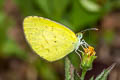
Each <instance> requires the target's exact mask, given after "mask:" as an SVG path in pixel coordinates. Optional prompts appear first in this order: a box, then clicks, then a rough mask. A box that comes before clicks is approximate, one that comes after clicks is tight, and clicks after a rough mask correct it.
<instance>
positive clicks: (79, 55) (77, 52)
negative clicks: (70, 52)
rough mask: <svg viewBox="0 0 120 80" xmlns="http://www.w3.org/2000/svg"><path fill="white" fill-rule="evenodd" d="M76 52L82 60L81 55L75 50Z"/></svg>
mask: <svg viewBox="0 0 120 80" xmlns="http://www.w3.org/2000/svg"><path fill="white" fill-rule="evenodd" d="M75 52H76V53H77V55H78V56H79V57H80V60H82V58H81V55H80V53H79V52H78V51H77V50H75Z"/></svg>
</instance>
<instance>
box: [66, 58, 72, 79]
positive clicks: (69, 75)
mask: <svg viewBox="0 0 120 80" xmlns="http://www.w3.org/2000/svg"><path fill="white" fill-rule="evenodd" d="M65 80H74V67H73V66H72V64H71V63H70V60H69V59H68V57H66V58H65Z"/></svg>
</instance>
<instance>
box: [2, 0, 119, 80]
mask: <svg viewBox="0 0 120 80" xmlns="http://www.w3.org/2000/svg"><path fill="white" fill-rule="evenodd" d="M26 16H42V17H46V18H49V19H52V20H54V21H57V22H59V23H62V24H64V25H66V26H67V27H69V28H70V29H72V30H73V31H74V32H75V33H77V32H80V31H81V30H84V29H87V28H92V27H95V28H99V31H97V32H95V31H89V32H86V33H85V35H84V39H85V40H86V41H87V42H88V43H89V44H90V45H91V46H94V47H95V49H96V51H97V56H98V58H97V60H96V61H95V63H94V66H93V70H92V71H90V72H88V73H87V76H86V80H88V78H89V77H90V76H91V75H97V74H98V73H100V72H101V71H102V69H103V68H105V67H107V66H109V65H110V64H112V63H113V62H117V63H119V62H120V60H119V58H120V0H0V80H64V77H65V76H64V59H62V60H59V61H56V62H53V63H49V62H47V61H45V60H43V59H42V58H40V57H39V56H38V55H37V54H35V53H34V52H33V51H32V50H31V48H30V47H29V45H28V44H27V42H26V40H25V38H24V34H23V25H22V24H23V19H24V18H25V17H26ZM69 58H70V59H71V62H72V63H73V65H74V66H75V68H76V69H77V70H79V69H80V66H79V63H80V60H79V58H78V56H77V55H76V54H74V53H71V54H70V55H69ZM110 75H111V76H110V77H109V80H120V76H119V75H120V69H119V66H118V67H117V68H115V69H114V70H113V72H112V73H111V74H110ZM113 75H114V76H113Z"/></svg>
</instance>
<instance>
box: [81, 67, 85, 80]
mask: <svg viewBox="0 0 120 80" xmlns="http://www.w3.org/2000/svg"><path fill="white" fill-rule="evenodd" d="M86 72H87V69H82V74H81V77H80V80H84V78H85V75H86Z"/></svg>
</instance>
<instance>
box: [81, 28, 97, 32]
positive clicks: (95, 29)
mask: <svg viewBox="0 0 120 80" xmlns="http://www.w3.org/2000/svg"><path fill="white" fill-rule="evenodd" d="M90 30H94V31H98V30H99V29H98V28H89V29H85V30H82V31H81V33H85V32H86V31H90Z"/></svg>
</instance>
